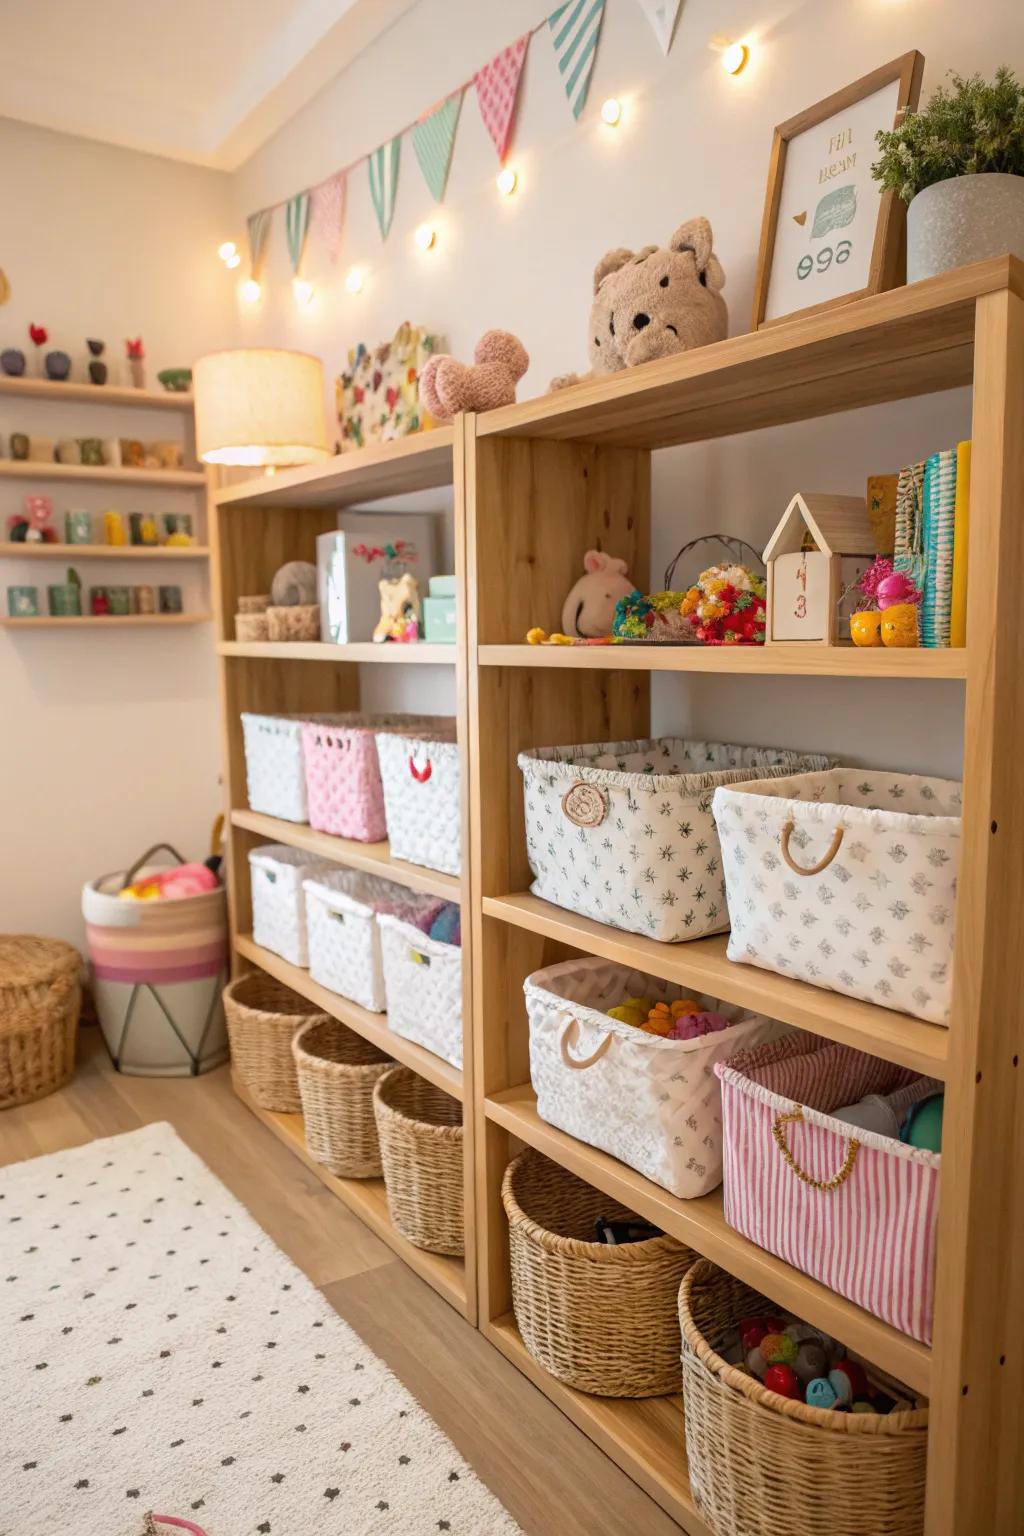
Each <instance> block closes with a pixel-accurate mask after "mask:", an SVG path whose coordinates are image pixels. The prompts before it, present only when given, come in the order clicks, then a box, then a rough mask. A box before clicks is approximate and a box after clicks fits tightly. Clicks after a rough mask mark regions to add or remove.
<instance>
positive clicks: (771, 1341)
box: [761, 1333, 796, 1366]
mask: <svg viewBox="0 0 1024 1536" xmlns="http://www.w3.org/2000/svg"><path fill="white" fill-rule="evenodd" d="M761 1353H762V1355H763V1356H764V1358H765V1361H766V1362H767V1364H768V1365H789V1366H791V1365H792V1364H793V1362H794V1361H795V1359H796V1345H795V1344H794V1342H793V1340H792V1339H791V1338H790V1337H789V1334H788V1333H766V1334H765V1336H764V1338H763V1339H762V1340H761Z"/></svg>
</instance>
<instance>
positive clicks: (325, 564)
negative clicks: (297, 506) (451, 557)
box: [316, 512, 438, 645]
mask: <svg viewBox="0 0 1024 1536" xmlns="http://www.w3.org/2000/svg"><path fill="white" fill-rule="evenodd" d="M437 523H438V514H437V513H434V512H398V513H394V514H392V515H391V516H388V517H385V516H383V515H382V514H381V513H379V512H343V513H342V514H341V519H340V525H339V527H338V529H337V531H336V532H333V533H322V534H321V535H320V536H319V538H318V539H317V541H316V566H317V580H318V585H319V593H318V596H319V599H320V638H321V640H325V641H327V642H329V643H330V644H333V645H348V644H350V643H352V642H354V641H360V640H371V639H372V638H373V630H374V626H375V625H376V623H377V620H378V619H379V618H380V582H381V581H382V580H383V579H384V577H385V576H386V575H387V574H388V572H387V571H386V569H385V566H386V564H387V560H386V557H384V556H381V557H378V558H377V559H371V558H367V555H366V554H365V553H362V554H361V553H358V551H360V550H362V551H372V550H375V549H377V550H385V549H386V548H387V547H388V546H391V547H394V546H395V544H396V543H397V542H398V541H400V540H404V541H405V543H407V544H411V545H412V547H413V549H414V550H415V552H416V559H415V560H414V561H413V562H412V563H411V564H410V565H409V566H408V569H409V571H410V573H411V574H412V575H413V576H415V578H416V580H417V582H418V583H419V589H420V594H421V595H422V594H424V593H425V592H426V591H427V589H428V585H429V582H430V578H431V576H433V574H434V572H435V571H436V569H437Z"/></svg>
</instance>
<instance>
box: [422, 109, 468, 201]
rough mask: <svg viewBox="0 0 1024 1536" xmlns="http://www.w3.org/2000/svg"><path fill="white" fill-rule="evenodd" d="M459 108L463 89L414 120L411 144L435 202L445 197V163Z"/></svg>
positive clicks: (446, 175)
mask: <svg viewBox="0 0 1024 1536" xmlns="http://www.w3.org/2000/svg"><path fill="white" fill-rule="evenodd" d="M461 108H462V92H461V91H456V92H455V94H454V95H453V96H449V97H448V99H447V100H446V101H443V102H442V103H441V105H440V106H439V107H434V108H433V109H432V110H431V111H430V112H428V113H426V115H425V116H423V117H421V118H420V120H419V122H418V123H414V124H413V129H412V147H413V149H414V150H415V151H416V159H417V160H418V161H419V163H420V170H421V171H422V172H423V180H424V181H425V182H426V184H427V186H428V187H429V188H430V191H431V194H432V196H433V198H434V201H435V202H438V203H439V202H440V201H441V199H442V198H443V197H444V189H445V186H446V185H447V182H448V167H449V166H450V165H451V162H452V148H453V146H454V144H455V128H456V125H457V124H458V121H459V112H460V110H461Z"/></svg>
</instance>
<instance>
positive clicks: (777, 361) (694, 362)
mask: <svg viewBox="0 0 1024 1536" xmlns="http://www.w3.org/2000/svg"><path fill="white" fill-rule="evenodd" d="M1005 289H1009V290H1010V291H1012V292H1014V293H1016V294H1017V295H1018V296H1021V295H1024V264H1022V263H1021V262H1020V261H1018V260H1017V259H1016V258H1014V257H1012V256H1001V257H997V258H995V259H993V260H991V261H983V262H978V263H976V264H974V265H972V266H968V267H961V268H958V269H957V270H956V271H953V272H945V273H943V274H941V275H940V276H939V277H933V278H929V279H927V280H926V281H924V282H920V283H913V284H911V285H910V286H908V287H903V288H896V289H893V290H891V291H890V292H888V293H880V294H875V295H872V296H871V297H869V298H864V299H857V300H854V301H853V302H851V303H849V304H844V305H841V306H837V307H836V308H834V309H827V310H824V311H822V312H821V313H819V314H816V315H808V316H805V317H804V318H802V319H796V320H790V321H787V322H785V323H783V324H781V325H773V326H769V327H767V328H766V329H764V330H760V331H753V332H751V333H749V334H748V335H744V336H733V337H731V338H729V339H728V340H726V341H721V342H716V343H714V344H713V345H712V346H707V347H698V348H696V349H695V350H694V351H692V352H683V353H679V354H677V355H676V356H674V357H668V358H661V359H658V360H656V361H654V362H650V363H644V364H642V365H641V366H640V367H637V368H627V369H623V370H622V371H621V372H619V373H615V374H612V375H609V376H604V377H600V378H595V379H590V380H587V381H586V382H584V383H581V384H577V385H574V386H573V387H572V388H571V389H565V390H559V391H557V392H555V393H553V394H549V395H543V396H541V397H540V398H539V399H536V400H525V401H523V402H521V403H520V404H516V405H508V406H502V407H501V408H500V409H498V410H495V411H488V412H486V413H485V414H484V415H482V416H480V417H479V418H478V420H477V434H478V436H480V437H489V436H495V435H498V436H514V437H537V438H560V439H574V440H576V441H580V442H595V443H596V442H600V443H602V444H605V445H622V446H630V447H637V448H663V447H669V446H671V445H673V444H677V443H688V442H696V441H700V440H702V439H707V438H713V437H724V436H728V435H730V434H732V433H735V432H750V431H755V430H757V429H759V428H761V427H767V426H779V425H781V424H783V423H786V422H790V421H799V420H806V419H810V418H812V417H815V416H825V415H829V414H831V413H832V412H835V411H844V410H852V409H854V408H856V407H859V406H866V405H879V404H882V403H884V402H886V401H890V400H900V399H904V398H906V397H908V396H912V395H924V394H929V393H932V392H933V391H936V390H943V389H953V388H956V387H959V386H961V385H968V384H970V383H971V379H972V374H973V361H974V319H975V313H974V312H975V302H976V300H977V299H978V298H980V297H981V296H982V295H984V294H988V293H995V292H998V291H1000V290H1005Z"/></svg>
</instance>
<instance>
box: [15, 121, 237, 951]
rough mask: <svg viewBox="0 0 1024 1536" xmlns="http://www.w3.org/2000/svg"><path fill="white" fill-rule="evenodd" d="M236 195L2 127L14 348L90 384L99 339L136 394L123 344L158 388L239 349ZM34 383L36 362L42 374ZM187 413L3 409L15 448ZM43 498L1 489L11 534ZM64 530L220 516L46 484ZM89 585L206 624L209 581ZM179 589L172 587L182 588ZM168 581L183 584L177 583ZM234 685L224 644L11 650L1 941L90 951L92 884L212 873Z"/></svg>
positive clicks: (182, 501) (165, 638)
mask: <svg viewBox="0 0 1024 1536" xmlns="http://www.w3.org/2000/svg"><path fill="white" fill-rule="evenodd" d="M227 207H228V185H227V178H226V177H225V176H224V175H222V174H221V173H219V172H214V171H207V170H199V169H196V168H194V167H192V166H185V165H178V164H175V163H173V162H171V161H169V160H161V159H157V158H154V157H151V156H148V155H140V154H134V153H131V152H129V151H126V150H120V149H114V148H110V147H109V146H105V145H101V144H96V143H92V142H89V141H86V140H83V139H77V138H73V137H69V136H67V135H64V134H56V133H50V132H47V131H45V130H42V129H37V128H32V127H28V126H26V125H24V124H20V123H14V122H11V121H8V120H0V208H2V209H3V221H2V226H0V228H2V236H0V266H2V267H3V269H4V271H5V272H6V274H7V277H8V279H9V280H10V284H11V290H12V292H11V298H10V301H9V302H8V303H7V304H6V305H5V306H4V307H2V308H0V347H8V346H17V347H21V348H22V349H23V350H24V351H26V352H31V351H32V350H33V349H32V345H31V342H30V341H29V339H28V325H29V322H30V321H34V322H36V323H39V324H44V325H46V327H47V328H48V330H49V332H50V342H49V344H48V345H49V347H54V348H58V347H59V348H61V349H63V350H64V351H67V352H69V353H70V354H71V355H72V357H73V360H74V363H75V371H76V376H77V377H82V376H84V375H83V369H84V355H85V351H86V348H85V337H86V336H98V337H101V338H103V339H104V340H105V341H106V342H107V358H108V361H109V362H110V365H111V381H112V382H124V383H127V382H128V380H127V377H126V376H124V374H123V371H122V370H123V368H124V364H123V361H122V359H123V357H124V338H125V337H126V336H137V335H139V334H140V333H141V335H142V336H143V337H144V339H145V342H146V348H147V352H148V354H149V358H148V367H149V374H150V381H151V382H152V383H153V384H154V385H155V383H156V372H157V370H158V369H159V368H162V367H167V366H171V365H173V364H189V363H191V362H192V361H193V359H194V358H196V357H197V356H199V355H200V354H201V353H202V352H204V351H208V350H210V349H211V348H212V347H215V346H223V345H225V344H229V343H230V341H231V340H232V337H233V333H234V328H235V322H234V315H233V306H232V300H231V288H232V284H231V280H230V278H229V276H228V274H227V273H226V271H225V269H224V268H223V267H222V266H221V264H220V263H219V262H218V261H217V260H216V255H215V252H216V248H217V245H218V244H219V242H220V241H221V240H222V239H224V238H225V230H226V228H228V227H229V223H230V221H229V219H228V218H227V216H226V214H227ZM31 366H34V360H33V361H31V362H30V367H31ZM184 423H185V418H184V417H183V416H181V415H180V414H178V413H169V414H167V415H164V414H162V413H161V414H159V415H158V414H156V413H154V412H152V411H132V412H129V411H124V410H115V409H114V408H113V407H109V406H108V407H100V406H92V405H89V406H82V407H72V406H66V405H55V404H49V403H45V404H43V403H37V402H35V401H30V400H25V399H21V398H6V397H5V398H4V399H3V400H2V401H0V437H2V438H4V439H6V438H7V436H8V434H9V433H10V432H11V431H12V430H13V431H18V430H25V431H34V432H36V433H38V434H39V435H44V436H50V437H60V436H64V435H74V436H80V435H87V434H92V433H95V434H96V435H98V436H103V437H105V436H113V435H117V436H127V437H130V436H138V437H140V438H143V439H146V438H149V439H153V438H160V437H168V438H171V437H179V436H180V435H181V434H182V432H183V430H184ZM34 489H37V487H36V486H35V485H34V484H33V483H32V482H27V481H13V480H3V479H0V524H2V523H6V520H7V517H8V516H9V515H10V514H11V513H12V512H17V511H20V510H21V501H22V497H23V495H24V494H25V492H26V491H28V490H34ZM38 489H39V490H40V491H41V492H43V493H45V494H50V495H53V497H54V501H55V504H56V508H57V511H58V515H59V519H60V521H61V522H62V520H63V511H64V509H65V508H66V507H68V506H78V507H87V508H89V509H90V510H92V511H100V510H102V509H105V508H108V507H115V506H116V507H118V508H119V509H120V510H121V511H129V510H143V511H153V512H160V511H192V512H194V513H196V514H198V515H199V517H200V523H199V528H200V531H202V528H203V526H204V525H203V522H202V516H203V513H204V508H203V498H202V496H201V495H195V494H193V493H191V492H181V491H175V492H164V491H160V490H153V491H151V490H148V489H143V490H141V491H134V492H132V494H131V496H130V497H127V496H124V495H122V494H120V493H118V492H117V491H116V490H115V488H113V487H110V486H108V487H106V488H103V487H99V486H96V487H84V488H82V487H78V486H75V487H71V486H66V487H63V486H59V485H54V484H50V485H47V484H44V483H42V482H40V484H39V486H38ZM77 568H78V571H79V574H80V575H81V577H82V581H83V584H84V585H85V586H88V584H89V582H90V580H92V581H93V582H97V583H102V582H103V581H111V582H113V581H119V582H126V581H127V582H129V583H131V582H149V583H152V584H154V585H155V584H157V583H158V582H159V581H180V582H181V584H182V585H183V586H184V588H185V602H186V605H187V606H190V607H192V608H197V609H198V608H206V607H208V604H209V589H208V581H207V576H206V571H205V568H204V567H203V566H201V565H195V566H193V565H192V564H191V562H189V563H184V562H183V563H182V564H181V565H178V564H175V565H174V566H171V567H169V566H168V565H162V566H161V565H156V564H153V565H150V564H148V563H147V564H145V565H143V564H141V563H140V564H139V565H136V564H135V563H134V562H133V563H132V564H131V566H130V569H129V570H126V564H125V563H122V564H120V565H114V563H113V562H106V563H103V562H99V561H91V560H90V561H88V562H86V561H82V562H80V563H79V565H78V567H77ZM62 571H63V567H62V566H59V565H55V564H53V563H51V562H32V563H31V564H30V563H29V562H28V561H13V560H7V561H0V604H2V607H3V611H4V612H6V596H5V594H4V593H3V591H2V589H3V588H6V586H7V585H8V583H13V582H18V583H23V582H29V583H31V584H35V585H37V586H38V587H39V588H40V595H41V600H42V603H43V605H44V608H43V611H45V586H46V583H47V581H57V580H59V579H61V574H62ZM171 572H173V574H171ZM165 573H166V574H165ZM215 699H216V671H215V660H214V655H213V645H212V633H211V629H210V627H209V626H208V625H197V626H196V627H195V628H192V627H183V628H181V629H175V630H168V631H160V630H146V629H136V628H126V629H124V630H122V631H120V632H118V633H103V632H100V631H97V630H95V629H87V630H86V629H82V630H70V631H68V632H67V633H64V634H61V633H58V632H57V631H55V630H48V629H42V630H38V631H31V632H30V631H25V632H23V633H21V634H15V633H13V632H12V631H11V630H3V631H0V804H2V805H3V807H4V836H3V844H2V851H0V931H2V930H7V931H12V930H13V931H15V932H37V933H49V934H56V935H59V936H62V937H65V938H68V939H70V940H71V941H72V942H78V943H80V942H81V941H82V938H83V931H82V924H81V919H80V916H79V895H80V888H81V885H82V882H83V881H84V880H86V879H87V878H90V877H94V876H96V875H98V874H100V873H102V872H105V871H108V870H111V869H117V868H123V867H124V866H125V864H126V863H128V862H129V861H130V860H132V859H133V858H134V857H135V856H136V855H137V854H139V853H141V852H143V851H144V849H145V847H146V845H147V844H148V843H151V842H155V841H157V840H158V839H160V838H164V837H166V838H168V839H169V840H170V841H171V842H173V843H175V844H177V845H178V846H179V847H180V849H181V851H182V853H183V854H185V855H186V857H187V856H192V857H199V858H203V857H205V855H206V853H207V852H208V848H207V842H208V839H209V834H210V826H211V823H212V819H213V816H214V814H215V812H216V811H217V810H218V809H219V803H220V792H219V788H218V776H219V772H220V761H219V759H220V742H219V736H218V730H217V714H216V704H215Z"/></svg>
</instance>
